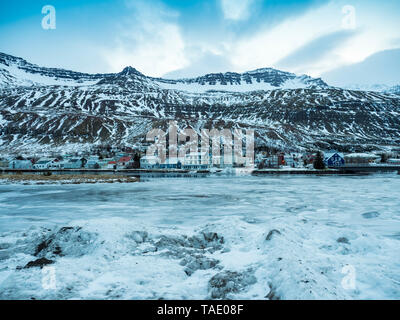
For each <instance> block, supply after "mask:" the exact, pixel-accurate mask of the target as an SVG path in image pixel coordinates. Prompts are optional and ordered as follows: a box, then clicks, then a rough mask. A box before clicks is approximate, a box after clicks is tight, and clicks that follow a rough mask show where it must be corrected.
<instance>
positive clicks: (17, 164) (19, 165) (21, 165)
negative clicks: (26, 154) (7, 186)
mask: <svg viewBox="0 0 400 320" xmlns="http://www.w3.org/2000/svg"><path fill="white" fill-rule="evenodd" d="M8 168H10V169H17V170H29V169H32V162H31V161H30V160H11V161H10V162H9V163H8Z"/></svg>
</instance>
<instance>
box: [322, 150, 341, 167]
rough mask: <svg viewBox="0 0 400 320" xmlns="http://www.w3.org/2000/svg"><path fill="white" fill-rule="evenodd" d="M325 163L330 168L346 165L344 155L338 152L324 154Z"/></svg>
mask: <svg viewBox="0 0 400 320" xmlns="http://www.w3.org/2000/svg"><path fill="white" fill-rule="evenodd" d="M324 163H325V165H326V166H327V167H328V168H338V167H342V166H344V164H345V160H344V155H343V154H342V153H339V152H337V151H334V150H331V151H328V152H326V153H324Z"/></svg>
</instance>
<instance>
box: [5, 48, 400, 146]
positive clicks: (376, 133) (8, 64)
mask: <svg viewBox="0 0 400 320" xmlns="http://www.w3.org/2000/svg"><path fill="white" fill-rule="evenodd" d="M170 120H176V121H178V125H179V127H180V128H185V127H189V126H190V127H192V128H193V129H195V130H197V131H200V130H201V128H218V129H221V128H231V127H237V128H252V129H255V131H256V145H257V146H267V147H274V148H279V149H284V150H299V149H315V148H318V149H328V148H332V147H334V148H337V149H340V150H349V151H350V150H354V151H364V150H376V149H385V148H386V149H390V148H398V147H399V146H400V96H399V95H398V94H396V93H378V92H372V91H371V92H367V91H359V90H346V89H341V88H334V87H330V86H328V85H327V84H326V83H325V82H323V81H322V80H321V79H314V78H311V77H308V76H296V75H294V74H291V73H287V72H282V71H278V70H274V69H259V70H255V71H251V72H246V73H243V74H238V73H225V74H211V75H206V76H203V77H199V78H195V79H183V80H165V79H159V78H151V77H147V76H145V75H143V74H142V73H140V72H138V71H137V70H136V69H134V68H131V67H128V68H125V69H124V70H123V71H122V72H120V73H116V74H95V75H90V74H84V73H77V72H72V71H67V70H62V69H51V68H41V67H38V66H36V65H33V64H30V63H28V62H26V61H25V60H23V59H21V58H16V57H12V56H9V55H5V54H0V151H1V152H3V153H6V152H26V153H31V152H34V153H38V152H41V151H45V150H56V149H59V150H63V151H67V150H79V149H83V148H87V147H88V146H89V145H92V144H100V143H104V144H105V143H109V144H113V145H117V144H124V145H129V146H132V145H143V143H144V137H145V135H146V133H147V132H148V131H149V130H150V129H152V128H161V129H164V130H166V129H167V125H168V122H169V121H170Z"/></svg>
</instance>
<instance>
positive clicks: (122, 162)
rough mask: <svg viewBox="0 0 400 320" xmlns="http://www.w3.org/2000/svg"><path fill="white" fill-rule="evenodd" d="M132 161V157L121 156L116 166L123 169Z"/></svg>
mask: <svg viewBox="0 0 400 320" xmlns="http://www.w3.org/2000/svg"><path fill="white" fill-rule="evenodd" d="M132 163H133V159H132V157H122V158H120V159H119V160H118V162H117V166H118V168H119V169H124V168H127V167H128V166H129V165H131V164H132Z"/></svg>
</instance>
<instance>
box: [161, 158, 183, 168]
mask: <svg viewBox="0 0 400 320" xmlns="http://www.w3.org/2000/svg"><path fill="white" fill-rule="evenodd" d="M183 163H184V159H182V158H167V159H166V160H165V162H163V163H160V165H159V167H160V169H182V167H183Z"/></svg>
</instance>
